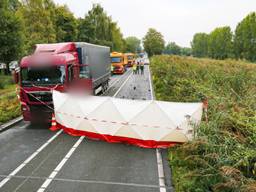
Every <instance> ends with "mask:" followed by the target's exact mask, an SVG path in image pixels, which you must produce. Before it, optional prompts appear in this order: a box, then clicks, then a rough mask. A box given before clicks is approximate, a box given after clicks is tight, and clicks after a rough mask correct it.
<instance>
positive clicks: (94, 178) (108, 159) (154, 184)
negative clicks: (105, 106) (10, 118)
mask: <svg viewBox="0 0 256 192" xmlns="http://www.w3.org/2000/svg"><path fill="white" fill-rule="evenodd" d="M104 95H108V96H116V97H120V98H129V99H151V97H152V95H151V87H150V78H149V69H148V67H147V66H146V68H145V74H144V75H131V71H130V70H129V71H128V72H126V73H125V74H124V75H118V76H113V77H112V78H111V81H110V88H109V90H108V91H107V92H106V93H105V94H104ZM55 134H56V133H55V132H51V131H49V129H48V127H39V126H32V125H30V124H28V123H24V122H21V123H18V124H17V125H15V126H14V127H12V128H11V129H9V130H7V131H4V132H2V133H1V134H0V154H1V155H0V191H1V192H9V191H10V192H11V191H15V192H16V191H17V192H21V191H22V192H30V191H38V190H39V189H40V187H41V186H42V184H44V183H45V181H46V180H47V181H48V180H49V176H50V175H51V174H52V173H53V171H54V170H55V168H56V167H57V166H58V165H60V164H61V163H60V162H62V161H63V159H65V158H64V157H66V155H67V153H68V152H70V150H71V148H72V147H73V146H74V144H75V143H76V142H77V141H78V140H79V137H72V136H69V135H67V134H65V133H60V134H59V135H58V136H56V138H55V139H54V140H52V141H51V142H49V143H48V144H47V145H46V143H47V141H49V139H51V138H52V137H53V136H54V135H55ZM42 145H45V147H44V148H43V149H42V150H39V151H37V150H38V149H39V148H40V147H41V146H42ZM160 152H161V156H162V159H163V168H164V176H165V177H164V178H163V179H164V181H165V186H166V188H163V187H162V188H160V186H159V166H158V164H157V155H156V150H155V149H144V148H139V147H135V146H130V145H126V144H109V143H106V142H102V141H93V140H90V139H87V138H85V139H83V140H82V142H81V143H80V144H79V145H78V147H77V148H76V150H74V152H73V153H72V155H71V156H70V157H69V159H67V161H66V162H65V164H63V166H62V167H61V168H60V169H59V171H58V173H57V174H56V176H55V177H54V178H53V179H51V178H50V179H51V182H50V183H48V185H47V187H46V188H44V190H45V191H49V192H50V191H54V192H65V191H68V192H70V191H75V192H87V191H88V192H93V191H97V192H108V191H111V192H115V191H118V192H119V191H124V192H133V191H134V192H144V191H145V192H146V191H147V192H151V191H152V192H159V191H161V192H164V191H168V192H170V191H173V190H172V186H171V182H170V181H171V173H170V169H169V166H168V161H167V151H166V150H161V151H160ZM35 153H36V155H35V156H34V158H32V159H31V160H30V161H27V163H26V164H22V163H24V161H25V160H26V159H27V158H28V157H31V155H33V154H35ZM17 168H20V169H17ZM15 170H18V172H17V173H15V174H12V176H11V177H10V173H12V172H13V171H15ZM1 183H2V186H1Z"/></svg>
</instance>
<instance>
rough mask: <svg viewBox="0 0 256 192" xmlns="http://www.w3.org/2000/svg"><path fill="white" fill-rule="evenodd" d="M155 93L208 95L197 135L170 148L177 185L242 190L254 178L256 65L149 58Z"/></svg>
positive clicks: (175, 97) (185, 98) (178, 97)
mask: <svg viewBox="0 0 256 192" xmlns="http://www.w3.org/2000/svg"><path fill="white" fill-rule="evenodd" d="M151 70H152V75H153V83H154V89H155V94H156V97H157V99H160V100H166V101H177V102H196V101H201V99H202V98H203V97H207V98H208V99H209V110H208V116H209V122H208V123H206V122H202V123H201V125H200V127H199V128H198V129H197V134H196V135H197V137H196V138H195V139H194V140H193V141H191V142H189V143H186V144H184V145H180V146H176V147H174V148H171V149H169V160H170V166H171V168H172V172H173V183H174V185H175V188H176V191H178V192H179V191H244V190H245V189H252V188H253V187H255V179H256V150H255V149H256V102H255V101H256V65H255V64H249V63H243V62H240V61H233V60H225V61H216V60H210V59H196V58H192V57H179V56H156V57H153V58H151Z"/></svg>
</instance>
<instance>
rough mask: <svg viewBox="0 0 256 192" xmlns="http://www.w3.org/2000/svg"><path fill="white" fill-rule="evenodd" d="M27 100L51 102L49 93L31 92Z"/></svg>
mask: <svg viewBox="0 0 256 192" xmlns="http://www.w3.org/2000/svg"><path fill="white" fill-rule="evenodd" d="M28 98H29V100H30V101H31V102H39V100H40V101H43V102H52V93H51V92H33V93H29V94H28Z"/></svg>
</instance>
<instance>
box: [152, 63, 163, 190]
mask: <svg viewBox="0 0 256 192" xmlns="http://www.w3.org/2000/svg"><path fill="white" fill-rule="evenodd" d="M148 70H149V72H148V73H149V86H150V93H151V100H154V93H153V86H152V81H151V72H150V68H149V66H148ZM156 159H157V169H158V180H159V186H160V192H166V185H165V178H164V166H163V158H162V155H161V153H160V150H159V149H156Z"/></svg>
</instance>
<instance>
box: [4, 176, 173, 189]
mask: <svg viewBox="0 0 256 192" xmlns="http://www.w3.org/2000/svg"><path fill="white" fill-rule="evenodd" d="M0 177H6V175H0ZM13 178H18V179H33V180H45V179H47V178H46V177H37V176H23V175H17V176H14V177H13ZM53 181H62V182H71V183H89V184H103V185H120V186H132V187H142V188H144V187H145V188H156V189H157V188H160V187H159V185H153V184H152V185H150V184H140V183H123V182H113V181H102V180H87V179H85V180H81V179H66V178H54V179H53ZM166 188H167V189H171V190H173V187H166Z"/></svg>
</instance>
